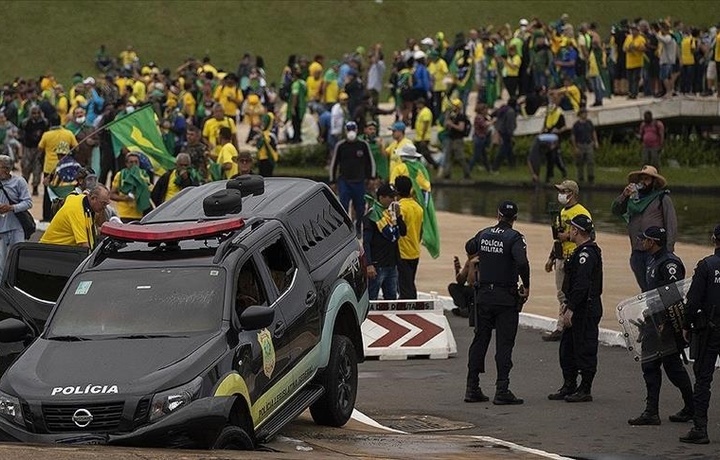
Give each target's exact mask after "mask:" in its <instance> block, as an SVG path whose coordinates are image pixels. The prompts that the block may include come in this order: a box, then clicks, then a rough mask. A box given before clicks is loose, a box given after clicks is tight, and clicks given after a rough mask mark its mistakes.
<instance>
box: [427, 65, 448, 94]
mask: <svg viewBox="0 0 720 460" xmlns="http://www.w3.org/2000/svg"><path fill="white" fill-rule="evenodd" d="M427 69H428V73H430V76H431V77H432V80H433V91H434V92H436V93H439V92H442V91H445V90H446V89H447V84H445V77H447V74H448V73H449V72H450V71H449V70H448V65H447V62H445V59H442V58H438V59H437V61H435V62H431V63H430V64H428V66H427Z"/></svg>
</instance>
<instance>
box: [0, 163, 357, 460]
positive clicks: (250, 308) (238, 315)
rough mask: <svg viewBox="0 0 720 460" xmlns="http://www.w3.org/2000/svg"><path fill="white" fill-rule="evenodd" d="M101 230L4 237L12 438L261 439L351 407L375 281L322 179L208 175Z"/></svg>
mask: <svg viewBox="0 0 720 460" xmlns="http://www.w3.org/2000/svg"><path fill="white" fill-rule="evenodd" d="M101 233H102V234H103V235H104V239H102V241H101V242H100V244H99V245H98V247H97V248H95V250H93V251H92V253H90V254H89V255H88V254H87V252H84V253H83V251H82V250H81V249H80V248H72V247H67V246H52V245H40V244H38V243H22V244H19V245H16V246H14V247H13V248H12V249H11V251H10V255H9V259H8V265H7V268H6V274H5V277H4V279H3V281H2V286H1V287H0V355H1V356H0V366H1V368H0V371H2V372H3V375H2V378H1V379H0V440H5V441H21V442H31V443H73V444H118V445H137V446H145V445H153V446H155V445H162V446H173V447H176V446H177V447H201V448H214V449H222V448H238V449H252V448H255V447H257V446H258V444H261V443H263V442H266V441H267V440H268V439H269V438H270V437H272V436H273V435H274V434H275V433H277V432H278V431H279V430H280V429H281V428H282V427H283V426H284V425H285V424H286V423H288V422H289V421H291V420H292V419H294V418H295V417H296V416H297V415H299V414H300V413H301V412H303V411H304V410H305V409H306V408H308V407H309V408H310V413H311V414H312V417H313V419H314V420H315V422H316V423H318V424H321V425H329V426H342V425H344V424H345V423H346V422H347V421H348V419H349V418H350V415H351V413H352V410H353V407H354V404H355V397H356V391H357V383H358V372H357V364H358V363H359V362H362V361H363V359H364V355H363V346H362V333H361V330H360V324H361V323H362V322H363V321H364V320H365V317H366V316H367V311H368V293H367V279H366V272H365V264H364V261H363V256H362V254H361V251H362V248H361V246H360V245H359V244H358V241H357V240H356V238H355V230H354V228H353V225H352V223H351V221H350V219H349V217H348V216H347V214H346V213H345V212H344V210H343V208H342V207H341V206H340V204H339V202H338V201H337V199H336V198H335V196H334V195H333V193H332V191H331V190H330V189H329V188H328V187H327V186H325V185H323V184H320V183H316V182H313V181H309V180H303V179H292V178H268V179H263V178H262V177H260V176H242V177H240V178H239V179H237V180H230V181H222V182H213V183H210V184H206V185H203V186H200V187H192V188H188V189H185V190H183V191H182V192H181V193H180V194H179V195H177V196H176V197H175V198H174V199H172V200H171V201H169V202H167V203H165V204H163V205H162V206H160V207H158V208H157V209H155V210H153V211H152V212H151V213H149V214H148V215H147V216H145V217H144V218H143V219H142V220H141V221H139V222H136V223H132V224H115V223H106V224H105V225H104V226H103V227H102V230H101Z"/></svg>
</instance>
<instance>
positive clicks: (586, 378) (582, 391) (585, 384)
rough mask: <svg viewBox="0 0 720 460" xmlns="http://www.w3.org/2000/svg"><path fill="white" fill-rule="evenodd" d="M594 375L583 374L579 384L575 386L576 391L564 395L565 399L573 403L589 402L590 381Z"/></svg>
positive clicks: (590, 397)
mask: <svg viewBox="0 0 720 460" xmlns="http://www.w3.org/2000/svg"><path fill="white" fill-rule="evenodd" d="M593 377H594V376H590V375H587V374H586V375H583V376H582V381H581V382H580V386H579V387H578V388H577V391H575V393H573V394H571V395H567V396H565V401H567V402H571V403H575V402H590V401H592V400H593V397H592V394H591V389H592V381H593Z"/></svg>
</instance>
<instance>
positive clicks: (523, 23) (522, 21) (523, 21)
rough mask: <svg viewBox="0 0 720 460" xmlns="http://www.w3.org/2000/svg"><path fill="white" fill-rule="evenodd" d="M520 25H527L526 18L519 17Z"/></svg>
mask: <svg viewBox="0 0 720 460" xmlns="http://www.w3.org/2000/svg"><path fill="white" fill-rule="evenodd" d="M520 25H521V26H526V25H528V20H527V19H524V18H523V19H521V20H520Z"/></svg>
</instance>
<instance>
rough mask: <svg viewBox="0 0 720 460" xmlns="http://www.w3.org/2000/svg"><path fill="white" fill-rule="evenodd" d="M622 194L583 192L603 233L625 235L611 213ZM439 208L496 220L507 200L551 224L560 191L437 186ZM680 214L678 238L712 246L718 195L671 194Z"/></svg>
mask: <svg viewBox="0 0 720 460" xmlns="http://www.w3.org/2000/svg"><path fill="white" fill-rule="evenodd" d="M619 192H620V190H618V192H617V193H616V192H610V191H598V190H581V197H580V202H581V203H582V204H583V206H585V207H586V208H587V209H588V210H589V211H590V213H591V214H592V216H593V220H594V221H595V224H596V228H597V229H598V230H599V231H609V232H614V233H625V232H626V227H625V223H624V222H623V221H622V220H621V219H619V218H617V217H615V216H613V215H612V214H611V213H610V204H611V203H612V201H613V200H614V199H615V197H616V196H617V195H618V194H619ZM433 197H434V200H435V208H436V209H437V210H441V211H448V212H455V213H461V214H471V215H476V216H485V217H495V216H496V215H497V206H498V204H499V203H500V202H502V201H503V200H513V201H515V202H516V203H517V204H518V207H519V210H520V211H519V215H518V219H519V220H524V221H529V222H535V223H549V222H550V218H549V216H548V213H547V209H548V203H550V204H555V203H556V202H557V201H556V200H557V192H556V191H555V190H554V189H553V188H551V187H547V188H545V189H540V190H537V191H536V190H535V189H531V188H522V189H511V188H498V189H493V188H484V187H483V188H468V187H434V189H433ZM671 197H672V200H673V203H674V204H675V209H676V211H677V215H678V233H679V235H678V239H679V240H680V241H683V242H686V243H699V244H703V245H705V244H708V243H709V238H710V234H711V233H712V230H713V228H715V225H717V224H718V223H720V199H718V197H716V196H715V195H710V194H699V193H691V192H673V193H672V194H671Z"/></svg>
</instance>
